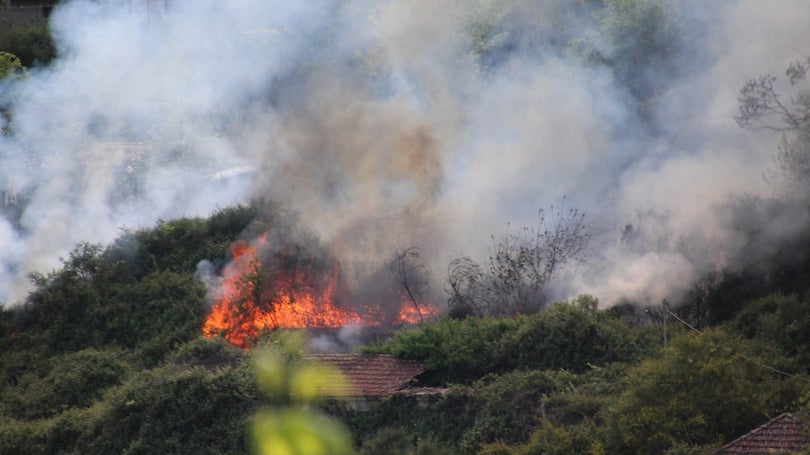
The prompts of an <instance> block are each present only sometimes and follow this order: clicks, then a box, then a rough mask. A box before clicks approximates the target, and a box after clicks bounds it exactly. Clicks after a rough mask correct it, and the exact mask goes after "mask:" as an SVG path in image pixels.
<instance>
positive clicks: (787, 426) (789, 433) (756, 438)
mask: <svg viewBox="0 0 810 455" xmlns="http://www.w3.org/2000/svg"><path fill="white" fill-rule="evenodd" d="M807 430H808V428H807V424H806V423H805V422H804V421H802V420H800V419H799V418H798V417H796V416H795V415H793V414H791V413H789V412H786V413H784V414H781V415H778V416H776V417H774V418H773V419H771V420H769V421H768V422H766V423H764V424H763V425H760V426H759V427H757V428H755V429H754V430H752V431H750V432H748V433H746V434H744V435H742V436H740V437H739V438H737V439H735V440H733V441H731V442H729V443H728V444H726V445H724V446H723V447H720V449H718V450H717V451H716V452H714V453H715V455H732V454H745V455H760V454H761V455H772V454H778V453H788V452H790V453H792V452H798V451H801V450H803V449H805V448H807V447H810V433H808V431H807Z"/></svg>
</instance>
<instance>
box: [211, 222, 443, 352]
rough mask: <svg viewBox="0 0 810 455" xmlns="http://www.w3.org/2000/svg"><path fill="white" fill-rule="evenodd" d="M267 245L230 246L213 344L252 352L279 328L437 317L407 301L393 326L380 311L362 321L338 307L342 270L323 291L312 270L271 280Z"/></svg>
mask: <svg viewBox="0 0 810 455" xmlns="http://www.w3.org/2000/svg"><path fill="white" fill-rule="evenodd" d="M266 244H267V235H266V234H265V235H262V236H260V237H259V238H258V239H257V241H256V245H250V244H248V243H246V242H242V241H240V242H235V243H234V244H232V245H231V254H232V256H233V260H232V261H231V262H230V263H229V264H228V265H227V266H226V267H225V269H224V271H223V275H222V281H221V284H220V288H219V297H218V298H217V299H216V301H215V302H214V304H213V306H212V308H211V312H210V313H209V315H208V317H207V319H206V321H205V324H204V325H203V328H202V331H203V335H205V336H206V337H209V338H211V337H214V336H217V335H222V336H223V337H224V338H225V339H226V340H227V341H228V342H230V343H231V344H233V345H235V346H239V347H241V348H243V349H249V348H250V347H251V346H253V345H254V344H255V343H256V341H257V340H258V338H259V336H260V335H261V334H262V333H263V332H266V331H271V330H275V329H278V328H294V329H300V328H316V327H317V328H338V327H343V326H346V325H350V324H363V325H370V326H379V325H382V324H383V323H385V322H389V323H392V324H394V325H401V324H417V323H420V322H422V321H424V320H428V319H431V318H435V317H437V316H438V313H439V311H438V308H436V307H435V306H432V305H427V304H422V305H419V306H418V307H417V306H416V305H414V304H413V303H412V302H410V301H406V300H404V299H403V301H402V302H401V303H400V305H401V307H400V310H399V313H398V315H397V316H396V317H395V320H394V321H390V320H388V319H389V318H387V317H385V315H384V314H383V312H382V311H381V310H380V307H379V306H375V307H367V308H365V312H364V313H365V315H364V316H361V315H360V314H358V313H356V312H354V311H352V310H349V309H346V308H343V307H340V306H338V305H336V304H335V302H337V301H340V300H341V299H340V297H341V296H342V295H344V294H345V291H343V290H342V286H341V283H342V282H341V279H340V267H338V266H337V265H336V266H335V267H334V269H333V271H332V273H331V276H329V277H328V279H326V280H325V283H322V284H320V285H319V284H318V280H317V279H315V278H313V277H312V276H310V275H311V273H312V272H311V271H310V270H304V271H300V270H296V271H293V272H288V273H287V274H286V275H284V274H281V275H280V276H273V277H272V278H270V279H268V278H267V276H264V275H265V274H266V273H267V271H265V270H263V266H262V264H261V263H260V261H259V250H260V249H261V248H264V247H265V246H266ZM268 281H269V282H268Z"/></svg>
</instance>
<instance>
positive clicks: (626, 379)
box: [0, 203, 810, 454]
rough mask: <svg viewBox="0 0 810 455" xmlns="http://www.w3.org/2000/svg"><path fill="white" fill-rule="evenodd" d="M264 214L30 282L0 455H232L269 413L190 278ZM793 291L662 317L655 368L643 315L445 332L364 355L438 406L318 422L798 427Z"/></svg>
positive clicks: (633, 441) (15, 319) (558, 312)
mask: <svg viewBox="0 0 810 455" xmlns="http://www.w3.org/2000/svg"><path fill="white" fill-rule="evenodd" d="M267 206H268V204H267V203H265V204H264V205H262V207H263V208H264V209H263V210H265V209H266V207H267ZM259 213H260V210H259V208H258V205H253V206H240V207H234V208H228V209H222V210H220V211H219V212H217V213H215V214H214V215H212V216H211V217H210V218H207V219H180V220H173V221H165V222H161V223H159V224H158V225H156V226H155V227H154V228H150V229H144V230H140V231H136V232H125V233H124V234H123V235H122V236H121V237H120V238H119V239H117V240H116V241H115V242H113V243H112V244H110V245H107V246H100V245H89V244H81V245H78V246H77V247H76V249H75V250H74V252H73V254H71V256H70V257H69V258H67V259H66V260H65V261H64V264H63V266H62V267H61V268H59V269H57V270H54V271H53V272H51V273H49V274H48V275H46V276H38V277H34V281H35V284H36V290H35V291H34V292H33V293H32V294H31V296H30V297H29V299H28V300H27V303H26V304H25V305H23V306H15V307H10V308H4V309H3V313H2V315H3V319H2V323H3V324H2V327H3V328H4V335H3V338H2V340H1V341H0V342H1V343H2V349H1V350H0V353H2V354H0V360H1V361H2V365H3V368H2V381H1V382H0V384H2V388H3V393H2V401H1V402H0V412H2V415H3V420H4V422H6V423H4V425H2V429H0V434H1V435H2V436H1V437H0V453H9V454H11V453H16V454H19V453H26V454H28V453H31V454H33V453H49V454H56V453H64V454H68V453H167V452H172V453H200V452H201V451H202V452H203V453H234V454H235V453H245V452H246V451H247V450H248V448H249V446H250V438H251V436H250V433H249V432H248V422H249V421H250V419H251V416H252V415H253V414H254V413H255V412H256V411H257V410H258V409H259V408H260V407H262V406H265V405H268V404H272V403H273V401H272V400H271V401H268V398H266V397H265V396H264V395H263V393H262V392H261V391H260V389H259V387H258V386H257V380H256V376H255V373H254V369H253V367H252V366H251V355H249V354H248V353H245V352H244V351H243V350H241V349H238V348H236V347H234V346H231V345H229V344H228V343H227V342H225V341H224V340H223V339H222V338H221V337H214V338H213V339H208V338H204V337H203V336H202V327H203V323H204V320H205V317H206V312H205V310H204V308H205V302H206V297H205V296H206V290H205V288H204V287H203V284H202V283H201V282H200V281H198V280H197V279H196V278H195V273H196V272H197V264H198V263H200V261H202V260H203V259H208V260H210V258H220V259H226V258H227V257H228V253H227V251H228V247H229V246H230V245H231V244H232V242H235V241H236V240H237V239H238V237H239V235H240V233H242V232H245V230H246V228H249V227H250V226H255V225H256V224H257V223H267V222H268V221H272V222H273V223H274V224H275V225H279V224H284V223H285V221H284V216H285V215H283V214H284V212H283V211H277V212H276V214H277V215H276V218H274V219H271V218H272V217H268V216H267V215H262V216H259V215H258V214H259ZM264 213H267V212H266V211H265V212H264ZM247 230H248V231H249V230H250V229H247ZM219 267H220V270H221V268H222V267H224V263H223V262H222V261H220V265H219ZM729 279H730V280H734V279H736V278H735V277H730V278H729ZM726 286H727V284H726V283H724V282H720V283H717V284H716V285H715V286H714V287H713V288H712V289H711V290H710V292H709V293H708V295H715V294H718V293H722V292H723V290H724V289H725V288H726ZM792 291H794V293H785V292H783V290H782V289H780V288H778V287H774V288H763V289H762V292H765V293H766V294H765V295H763V296H757V297H752V298H751V299H750V300H748V301H744V302H741V303H740V304H739V307H740V308H741V309H740V310H739V311H737V312H735V313H734V314H731V315H730V317H729V319H728V320H727V321H726V322H724V323H722V324H716V325H712V326H711V327H705V326H704V327H702V328H701V329H700V332H701V333H700V334H698V333H697V329H696V328H693V329H690V328H689V327H688V326H687V325H686V324H685V321H684V322H679V319H676V316H677V313H681V314H688V311H687V310H688V307H686V306H685V307H681V308H673V309H672V310H673V311H674V312H673V313H672V315H668V316H667V317H668V325H667V339H668V345H667V347H666V349H663V347H662V335H663V333H662V330H663V326H662V325H661V323H662V322H663V321H662V320H656V318H655V317H654V316H655V315H651V314H649V313H645V312H644V310H643V309H641V308H636V307H632V306H624V307H612V308H608V309H601V310H600V309H598V308H597V301H596V300H595V299H594V298H593V297H590V296H582V297H580V298H578V299H576V300H574V301H571V302H561V303H555V304H552V305H549V306H548V307H547V308H546V309H544V310H541V311H538V312H535V313H533V314H525V315H517V316H497V317H492V316H468V317H464V318H461V319H452V318H448V317H447V316H441V317H439V318H438V319H436V320H433V321H430V322H424V323H422V324H419V325H417V326H413V327H410V328H402V329H399V330H397V331H396V332H395V333H394V334H393V336H391V337H390V338H387V339H385V340H382V341H379V342H376V343H374V344H372V345H368V346H365V347H361V349H362V350H363V351H365V352H376V353H390V354H395V355H397V356H400V357H403V358H407V359H416V360H421V361H424V362H425V365H426V366H427V372H426V374H425V375H423V376H422V377H421V381H422V384H423V385H427V386H441V387H450V392H449V393H447V394H445V395H441V396H435V397H433V398H431V399H429V401H428V402H427V403H424V402H422V403H421V404H418V403H417V401H415V399H414V398H407V397H404V396H394V397H391V398H386V399H383V400H381V401H379V402H378V403H376V404H375V405H373V407H372V408H371V409H370V410H368V411H356V410H353V409H352V408H350V407H347V406H345V405H344V404H342V403H341V402H339V401H337V402H333V401H329V402H326V403H324V404H323V405H322V406H325V408H324V409H326V410H327V411H328V412H329V413H330V414H332V415H334V416H336V417H337V418H338V419H339V420H340V421H343V422H344V423H345V424H346V425H347V426H348V428H349V429H350V431H351V434H352V435H353V437H354V439H355V444H356V445H357V447H358V448H359V450H360V452H361V453H375V451H377V452H376V453H379V450H382V449H380V448H379V447H381V446H379V444H389V446H385V447H395V446H396V447H400V448H399V449H394V448H391V449H390V450H391V451H390V452H387V453H411V452H409V451H411V450H417V453H488V454H492V453H536V451H537V450H542V452H541V453H572V452H575V453H630V452H632V453H663V452H666V451H667V450H668V451H669V452H667V453H683V451H686V450H687V449H688V450H690V451H693V452H689V453H702V452H701V450H702V449H701V448H708V447H712V446H716V445H718V444H721V443H724V442H727V441H729V440H731V439H734V438H735V437H737V436H739V435H741V434H743V433H744V432H746V431H747V430H749V429H751V428H753V427H755V426H756V425H758V424H760V423H762V422H764V421H766V420H768V419H769V418H770V417H772V416H774V415H776V414H777V413H779V412H781V411H784V410H793V411H797V410H801V409H804V405H803V404H802V403H804V402H805V400H806V399H807V398H808V396H807V391H808V379H806V377H807V376H806V375H807V373H808V371H807V365H808V364H810V363H808V362H807V357H806V356H807V352H808V349H807V347H808V344H807V340H806V339H805V337H806V334H807V333H810V332H808V330H810V328H808V327H806V324H808V322H807V321H810V316H809V315H808V310H806V308H808V306H807V304H806V302H805V301H804V300H803V297H801V295H802V294H800V293H797V292H795V291H797V290H796V289H792ZM799 292H801V290H799ZM66 309H71V310H70V311H67V310H66ZM653 309H654V308H653ZM659 310H660V309H659ZM658 316H659V317H660V316H661V315H660V314H659V315H658ZM685 317H686V316H685ZM803 324H804V325H803ZM268 336H271V337H272V336H273V335H272V333H268ZM391 444H393V445H392V446H391ZM374 447H377V448H376V449H374ZM385 450H389V449H385ZM397 450H399V451H401V452H397ZM429 450H432V451H434V452H428V451H429Z"/></svg>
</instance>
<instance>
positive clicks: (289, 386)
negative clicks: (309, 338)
mask: <svg viewBox="0 0 810 455" xmlns="http://www.w3.org/2000/svg"><path fill="white" fill-rule="evenodd" d="M273 341H274V342H273V343H271V344H268V345H265V346H263V347H261V348H259V350H258V351H257V354H256V355H255V367H256V371H257V374H258V382H259V385H260V386H261V387H262V389H263V390H264V392H265V393H267V394H269V395H270V396H271V397H273V398H275V399H276V400H278V401H279V402H280V403H284V404H285V405H286V406H284V407H276V408H270V409H262V410H261V411H260V412H258V413H257V414H256V415H255V416H254V417H253V424H252V427H253V438H254V444H255V449H256V451H257V452H258V453H259V454H261V455H265V454H266V455H271V454H272V455H275V454H279V453H283V454H289V455H315V454H318V455H332V454H334V455H340V454H351V453H354V450H353V445H352V442H351V436H350V434H349V433H348V431H347V430H346V428H345V427H344V426H343V424H342V423H340V422H338V421H337V420H334V419H332V418H330V417H328V416H327V415H326V414H323V413H321V412H318V411H315V410H312V409H310V408H309V407H308V404H309V403H311V402H313V401H315V400H316V399H321V398H324V397H325V396H327V395H328V394H329V393H330V392H331V391H334V390H345V388H346V386H347V385H348V384H347V383H346V379H345V377H344V376H343V375H342V373H341V372H340V371H339V370H337V369H336V368H333V367H329V366H327V365H321V364H318V363H316V362H313V361H309V360H306V359H305V358H304V357H303V346H304V341H303V338H302V337H300V336H298V337H296V336H294V334H282V335H280V336H277V337H275V338H274V340H273Z"/></svg>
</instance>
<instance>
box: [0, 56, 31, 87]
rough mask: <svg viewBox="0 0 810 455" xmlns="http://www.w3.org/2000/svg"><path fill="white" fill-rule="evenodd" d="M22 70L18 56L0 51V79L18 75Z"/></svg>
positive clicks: (23, 68)
mask: <svg viewBox="0 0 810 455" xmlns="http://www.w3.org/2000/svg"><path fill="white" fill-rule="evenodd" d="M24 70H25V67H24V66H23V64H22V62H21V61H20V58H19V57H17V56H16V55H14V54H12V53H11V52H5V51H0V80H2V79H5V78H7V77H16V76H19V75H20V74H22V72H23V71H24Z"/></svg>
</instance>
